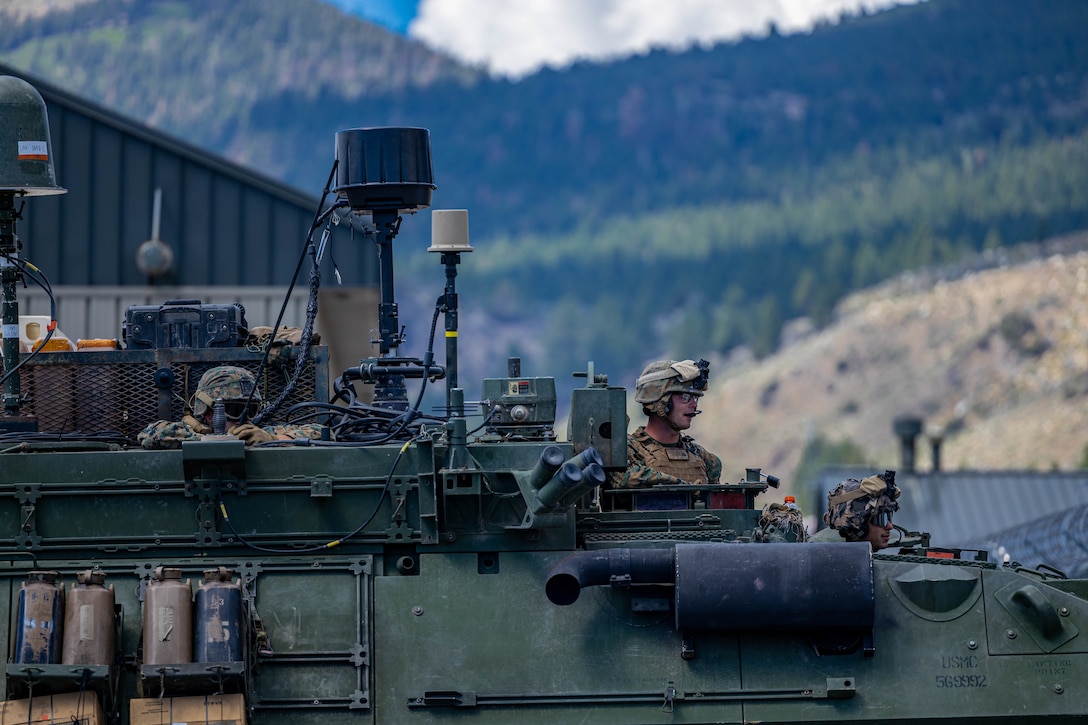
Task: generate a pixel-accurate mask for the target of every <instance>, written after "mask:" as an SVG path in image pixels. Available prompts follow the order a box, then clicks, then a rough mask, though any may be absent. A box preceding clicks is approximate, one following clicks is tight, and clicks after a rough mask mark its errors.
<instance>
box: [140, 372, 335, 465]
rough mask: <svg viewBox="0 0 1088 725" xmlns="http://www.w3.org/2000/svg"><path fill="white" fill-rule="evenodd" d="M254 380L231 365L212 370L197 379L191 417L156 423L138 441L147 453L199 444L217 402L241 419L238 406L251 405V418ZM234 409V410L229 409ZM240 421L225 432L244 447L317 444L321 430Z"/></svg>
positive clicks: (231, 423)
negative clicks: (292, 442)
mask: <svg viewBox="0 0 1088 725" xmlns="http://www.w3.org/2000/svg"><path fill="white" fill-rule="evenodd" d="M256 384H257V383H256V380H255V379H254V377H253V374H252V373H250V372H249V371H248V370H245V369H243V368H239V367H234V366H231V365H222V366H219V367H215V368H212V369H211V370H208V371H207V372H206V373H204V374H203V375H202V376H201V377H200V382H199V383H198V384H197V389H196V393H195V394H194V396H193V405H192V407H193V415H186V416H185V417H184V418H182V419H181V421H180V422H176V421H167V420H159V421H155V422H154V423H151V424H149V425H148V426H147V427H146V428H144V429H143V430H142V431H141V432H140V434H139V436H137V440H138V441H139V442H140V445H141V446H143V447H144V448H147V449H149V450H150V449H162V448H181V444H182V443H183V442H185V441H198V440H201V439H202V438H203V437H204V436H205V435H208V434H210V433H211V432H212V427H211V426H210V425H208V423H206V422H205V421H206V420H208V418H209V417H210V415H211V411H212V408H213V406H214V405H215V400H216V399H222V400H223V401H224V402H229V403H233V404H235V406H238V407H239V410H238V412H237V414H238V415H239V416H240V415H241V404H244V403H245V402H246V401H251V402H252V410H250V411H249V412H250V414H252V413H255V412H256V407H257V406H259V405H260V402H261V394H260V392H258V391H257V390H255V388H256ZM232 407H234V406H232ZM237 420H239V418H237V417H236V418H234V419H232V420H228V421H227V432H228V433H230V434H231V435H234V436H235V437H237V438H238V439H240V440H243V441H245V443H246V445H247V446H251V445H255V444H257V443H262V442H266V441H270V440H290V439H295V438H310V439H312V440H319V439H320V438H321V434H322V431H323V426H321V425H319V424H317V423H306V424H303V425H268V426H264V427H260V428H259V427H257V426H255V425H253V424H252V423H243V424H241V425H238V424H237Z"/></svg>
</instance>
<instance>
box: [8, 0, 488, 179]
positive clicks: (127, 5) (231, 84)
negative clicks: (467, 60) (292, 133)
mask: <svg viewBox="0 0 1088 725" xmlns="http://www.w3.org/2000/svg"><path fill="white" fill-rule="evenodd" d="M0 18H2V19H3V20H4V22H3V23H0V56H2V57H3V59H4V61H5V62H7V63H9V64H11V65H13V66H15V67H18V68H22V69H24V70H27V71H29V72H31V73H34V74H35V75H39V76H41V77H43V78H46V79H48V80H50V81H52V82H54V83H57V84H58V85H60V86H62V87H64V88H66V89H67V90H70V91H73V92H75V93H78V94H80V95H82V96H84V97H86V98H88V99H90V100H92V101H95V102H97V103H100V104H102V105H104V106H106V107H108V108H111V109H113V110H115V111H118V112H120V113H123V114H125V115H127V116H130V117H132V118H134V119H136V120H138V121H141V122H143V123H146V124H148V125H149V126H152V127H154V128H157V129H159V130H161V131H164V132H166V133H169V134H172V135H175V136H178V137H179V138H182V139H185V140H187V141H190V142H192V143H196V144H198V145H200V146H203V147H205V148H208V149H211V150H214V151H216V152H218V153H220V154H222V155H224V156H226V157H228V158H230V159H232V160H234V161H236V162H239V163H242V164H245V165H248V166H251V167H254V168H258V169H261V170H262V171H263V172H264V173H266V174H268V175H270V176H276V177H280V178H282V179H284V180H285V181H288V182H290V183H294V184H296V185H300V186H302V188H307V189H311V190H312V189H313V187H314V185H315V184H317V185H319V184H320V183H321V181H316V182H315V181H314V180H312V179H305V178H302V177H301V176H300V174H299V173H298V171H297V170H296V169H292V168H290V167H289V166H288V165H287V164H285V163H284V160H283V154H282V149H283V148H285V147H295V150H294V153H298V154H300V155H301V156H303V157H306V156H313V157H315V158H320V159H322V164H324V159H326V158H327V157H328V155H329V150H330V149H331V148H332V134H331V133H330V134H328V135H325V136H324V137H323V138H320V139H317V138H313V139H308V140H305V141H303V143H302V144H301V146H296V143H295V142H294V141H292V142H289V143H285V139H284V138H282V137H281V136H280V134H278V133H277V132H276V130H275V128H274V127H271V128H270V127H269V126H268V124H267V122H266V121H267V119H263V118H262V117H261V111H259V110H258V108H259V106H260V105H261V104H262V103H266V102H267V101H268V99H270V98H279V97H285V96H289V97H292V98H295V99H297V101H298V102H299V103H301V104H302V105H303V106H304V107H307V108H308V111H307V115H309V117H310V118H311V120H312V118H313V112H314V109H313V103H314V99H316V98H318V97H320V96H321V95H322V94H323V93H326V92H330V90H331V91H332V92H335V93H336V94H337V95H338V96H340V97H344V98H352V99H356V100H358V99H362V98H366V97H369V96H373V95H376V94H381V93H397V92H402V91H404V90H405V89H409V88H427V87H430V86H433V85H435V84H437V83H443V82H446V83H451V84H454V85H456V84H459V83H471V82H473V81H474V80H475V79H477V78H478V76H479V71H476V70H473V69H470V68H467V67H465V66H463V65H460V64H458V63H457V62H455V61H453V60H452V59H450V58H449V57H447V56H444V55H441V54H438V53H434V52H432V51H430V50H428V49H426V48H425V47H423V46H421V45H419V44H418V43H414V42H411V41H408V40H407V39H405V38H403V37H401V36H399V35H396V34H393V33H390V32H388V31H386V30H384V29H382V28H381V27H379V26H377V25H374V24H373V23H368V22H364V21H361V20H359V19H358V18H357V17H355V16H353V15H349V14H346V13H344V12H343V11H341V10H339V9H337V8H335V7H333V6H331V5H329V4H326V3H324V2H318V1H317V0H231V1H230V2H220V1H219V0H184V1H177V0H52V1H51V2H35V3H26V2H24V1H23V0H0ZM321 179H322V180H323V179H324V175H323V174H321ZM315 193H316V192H315Z"/></svg>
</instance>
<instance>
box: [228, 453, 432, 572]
mask: <svg viewBox="0 0 1088 725" xmlns="http://www.w3.org/2000/svg"><path fill="white" fill-rule="evenodd" d="M414 440H416V439H415V438H411V439H409V440H407V441H405V442H404V445H403V446H401V447H400V450H399V451H397V456H396V458H394V459H393V465H392V466H390V467H389V474H388V475H387V476H386V477H385V485H384V486H382V493H381V495H380V496H379V497H378V503H377V504H375V506H374V510H373V511H371V512H370V515H369V516H367V517H366V520H365V521H363V523H361V524H359V526H357V527H356V528H355V530H354V531H352V532H351V533H349V534H346V535H344V536H341V537H340V538H339V539H337V540H335V541H330V542H329V543H327V544H320V545H318V546H309V547H306V548H304V549H274V548H271V547H268V546H260V545H259V544H254V543H253V542H251V541H247V540H246V539H245V537H243V536H242V535H241V534H239V533H238V530H237V529H235V528H234V524H232V523H231V521H230V517H229V516H228V515H227V506H226V504H225V503H223V494H222V492H220V494H219V511H220V513H221V514H222V516H223V522H224V523H226V525H227V528H229V529H230V531H231V533H232V534H234V537H235V538H236V539H238V541H239V542H241V543H242V544H244V545H245V546H248V547H249V548H251V549H254V550H256V551H263V552H265V553H268V554H308V553H312V552H315V551H322V550H324V549H332V548H335V547H337V546H339V545H340V544H342V543H344V542H345V541H347V540H348V539H350V538H352V537H353V536H356V535H357V534H358V533H359V532H360V531H362V530H363V529H365V528H366V527H367V526H368V525H370V522H371V521H373V520H374V517H375V516H377V515H378V512H379V511H381V508H382V502H383V501H384V500H385V497H386V496H387V495H388V494H389V486H390V485H391V484H392V482H393V473H394V472H395V471H396V470H397V464H398V463H400V459H401V457H402V456H403V455H404V452H405V451H406V450H408V446H410V445H411V444H412V441H414Z"/></svg>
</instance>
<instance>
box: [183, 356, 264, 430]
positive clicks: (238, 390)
mask: <svg viewBox="0 0 1088 725" xmlns="http://www.w3.org/2000/svg"><path fill="white" fill-rule="evenodd" d="M256 387H257V379H256V378H254V377H253V373H251V372H249V371H248V370H245V369H243V368H239V367H235V366H233V365H220V366H219V367H214V368H212V369H211V370H209V371H207V372H206V373H204V374H203V375H201V376H200V382H199V383H197V386H196V394H195V395H194V399H193V415H194V416H195V417H197V418H200V417H202V416H203V415H204V414H205V413H207V412H208V411H209V410H211V409H212V406H213V405H215V401H216V399H217V398H222V399H223V404H224V407H225V408H226V412H227V417H228V418H230V419H232V420H238V419H239V418H241V416H242V410H243V408H244V407H245V405H246V401H248V400H250V394H251V393H252V395H253V398H252V400H251V401H250V407H251V410H250V411H249V417H253V415H254V414H255V413H256V412H257V410H256V408H257V407H258V406H259V405H260V402H261V394H260V392H259V391H257V390H256Z"/></svg>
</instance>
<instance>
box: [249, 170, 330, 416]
mask: <svg viewBox="0 0 1088 725" xmlns="http://www.w3.org/2000/svg"><path fill="white" fill-rule="evenodd" d="M338 163H339V160H334V161H333V162H332V168H331V169H329V178H328V179H326V180H325V186H324V189H323V190H322V192H321V198H320V199H319V200H318V202H317V209H316V210H315V211H314V219H313V221H312V222H310V229H309V231H307V232H306V238H305V243H304V244H303V245H302V250H301V253H300V254H299V258H298V263H297V264H296V265H295V273H294V274H293V275H292V276H291V284H290V285H288V287H287V294H286V295H285V296H284V298H283V304H282V305H281V306H280V312H279V315H278V316H277V317H276V324H275V325H273V326H272V334H271V335H270V336H269V341H268V345H267V346H266V347H265V351H264V357H262V358H261V364H260V365H259V366H258V367H257V372H256V373H255V374H254V378H256V379H257V380H260V377H261V373H263V372H264V369H265V367H266V366H267V365H268V356H269V354H270V353H271V352H272V343H274V342H275V340H276V332H277V331H278V330H279V329H280V324H281V323H282V322H283V316H284V314H285V313H286V312H287V305H288V303H289V302H290V301H291V294H292V293H293V292H294V290H295V283H296V282H297V281H298V276H299V273H300V272H301V271H302V263H303V261H305V259H306V257H307V256H309V255H311V252H312V250H313V235H314V231H315V230H316V229H317V228H318V227H319V226H321V223H322V222H323V221H324V220H325V219H327V218H328V217H329V216H331V215H332V213H333V212H334V211H336V209H337V208H339V207H342V206H345V205H346V204H347V202H346V201H344V200H342V199H341V200H339V201H337V202H336V203H335V204H333V205H332V206H330V207H329V208H328V209H327V210H325V211H324V212H322V211H321V208H322V207H323V206H324V205H325V199H327V198H328V196H329V193H330V190H331V187H332V180H333V178H334V177H335V175H336V167H337V164H338ZM311 259H312V257H311ZM312 281H313V274H311V282H312ZM311 308H312V309H313V311H314V313H315V314H316V311H317V290H316V289H315V288H313V287H311V289H310V298H309V300H308V301H307V305H306V327H304V328H303V331H302V340H301V341H300V342H301V343H302V344H301V345H300V346H301V347H302V350H301V354H300V355H299V359H298V361H297V364H296V373H297V374H298V375H301V373H300V372H299V370H298V369H299V368H301V367H302V366H303V365H305V360H306V355H307V352H308V351H309V346H310V340H311V339H312V337H313V321H312V317H311V315H310V310H311ZM294 384H297V376H295V377H292V380H291V382H289V383H288V385H287V387H286V388H285V389H284V392H283V393H282V394H281V395H280V397H279V398H277V399H276V401H275V402H274V403H273V404H272V405H270V406H268V407H267V408H266V409H265V410H262V411H260V412H258V413H257V415H255V416H254V417H253V424H254V425H260V423H261V421H263V420H264V419H265V418H266V417H267V416H268V415H270V414H271V413H274V412H275V407H276V406H277V405H279V403H280V402H281V401H282V400H283V399H284V398H285V397H286V395H287V394H289V392H290V391H292V390H294ZM255 392H256V387H254V389H253V390H252V391H250V394H249V398H248V399H247V400H246V406H245V407H246V409H247V410H248V408H249V406H250V405H251V404H252V402H253V395H254V393H255ZM239 422H241V423H245V422H246V420H245V414H244V413H243V416H242V419H241V420H240V421H239Z"/></svg>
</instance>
